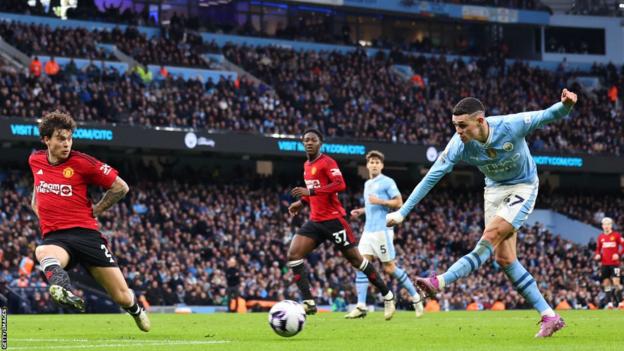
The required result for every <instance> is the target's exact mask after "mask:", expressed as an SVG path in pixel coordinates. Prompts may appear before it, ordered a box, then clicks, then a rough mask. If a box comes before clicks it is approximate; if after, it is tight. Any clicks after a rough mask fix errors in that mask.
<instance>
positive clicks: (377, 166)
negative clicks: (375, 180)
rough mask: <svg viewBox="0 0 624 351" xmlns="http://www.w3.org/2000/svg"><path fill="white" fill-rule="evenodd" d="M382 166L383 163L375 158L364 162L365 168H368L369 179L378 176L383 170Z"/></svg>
mask: <svg viewBox="0 0 624 351" xmlns="http://www.w3.org/2000/svg"><path fill="white" fill-rule="evenodd" d="M383 166H384V165H383V162H381V160H380V159H378V158H377V157H371V158H369V159H368V161H367V162H366V168H368V173H369V174H370V176H371V178H372V177H376V176H378V175H379V174H380V173H381V171H382V170H383Z"/></svg>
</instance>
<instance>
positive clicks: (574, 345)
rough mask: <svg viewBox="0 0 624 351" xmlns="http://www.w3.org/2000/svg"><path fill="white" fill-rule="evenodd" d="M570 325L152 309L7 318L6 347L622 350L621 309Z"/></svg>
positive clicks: (514, 318)
mask: <svg viewBox="0 0 624 351" xmlns="http://www.w3.org/2000/svg"><path fill="white" fill-rule="evenodd" d="M562 315H563V317H564V318H565V320H566V323H567V324H568V326H567V327H566V328H564V329H563V330H562V331H560V332H559V333H557V334H555V336H554V337H552V338H549V339H541V340H538V339H534V338H533V335H534V334H535V333H536V332H537V330H538V328H539V326H538V325H537V324H536V322H537V321H538V316H537V314H536V313H535V312H533V311H504V312H448V313H444V312H441V313H430V314H426V315H425V316H424V317H423V318H421V319H415V318H414V316H413V314H412V313H408V312H400V313H397V315H395V318H394V319H393V320H392V321H389V322H386V321H384V320H383V316H382V314H381V313H380V312H377V313H372V314H369V315H368V317H367V318H365V319H360V320H345V319H344V318H343V314H342V313H319V314H317V315H316V316H310V317H308V320H307V322H306V325H305V327H304V329H303V331H302V332H301V333H300V334H299V335H296V336H295V337H292V338H282V337H280V336H278V335H276V334H274V333H273V331H272V330H271V328H270V327H269V325H268V323H267V313H249V314H244V315H238V314H207V315H206V314H203V315H200V314H195V315H171V314H153V315H151V319H152V331H151V332H149V333H142V332H140V331H139V330H138V329H137V328H136V326H135V325H134V321H133V320H132V319H131V318H130V317H129V316H127V315H123V314H118V315H9V316H8V346H9V347H8V350H129V351H137V350H171V351H183V350H193V351H199V350H226V351H227V350H253V351H266V350H280V351H282V350H293V351H294V350H314V351H320V350H337V351H346V350H356V351H366V350H374V351H386V350H388V351H390V350H392V351H394V350H486V351H494V350H523V351H524V350H566V351H573V350H592V351H593V350H600V351H608V350H624V342H623V341H622V328H624V311H621V310H619V311H617V310H615V311H570V312H563V313H562Z"/></svg>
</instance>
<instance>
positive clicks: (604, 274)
mask: <svg viewBox="0 0 624 351" xmlns="http://www.w3.org/2000/svg"><path fill="white" fill-rule="evenodd" d="M620 273H621V270H620V267H618V266H602V267H601V268H600V280H605V279H611V278H619V277H620Z"/></svg>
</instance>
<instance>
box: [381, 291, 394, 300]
mask: <svg viewBox="0 0 624 351" xmlns="http://www.w3.org/2000/svg"><path fill="white" fill-rule="evenodd" d="M383 298H384V300H392V299H393V298H394V294H393V293H392V291H388V293H387V294H386V295H385V296H384V297H383Z"/></svg>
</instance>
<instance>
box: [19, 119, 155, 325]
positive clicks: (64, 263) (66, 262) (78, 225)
mask: <svg viewBox="0 0 624 351" xmlns="http://www.w3.org/2000/svg"><path fill="white" fill-rule="evenodd" d="M75 129H76V122H74V120H73V119H72V117H71V116H70V115H68V114H66V113H63V112H59V111H54V112H51V113H47V114H45V115H44V116H43V118H42V119H41V122H40V124H39V135H40V137H41V140H42V141H43V143H44V144H45V145H46V146H47V149H45V150H40V151H35V152H33V153H32V154H31V155H30V157H29V159H28V163H29V164H30V169H31V171H32V174H33V177H34V189H33V197H32V202H31V205H32V208H33V211H34V212H35V214H36V215H37V217H39V225H40V226H41V233H42V235H43V243H42V244H41V245H39V246H37V248H36V249H35V255H36V256H37V260H38V261H39V263H40V264H41V267H42V269H43V271H44V272H45V275H46V278H47V279H48V282H49V283H50V288H49V289H50V290H49V291H50V295H51V297H52V299H53V300H54V301H55V302H56V303H58V304H60V305H62V306H65V307H71V308H74V309H77V310H79V311H81V312H84V310H85V303H84V301H83V299H82V298H80V297H79V296H76V295H74V293H73V292H72V286H71V282H70V280H69V275H68V274H67V271H66V270H69V269H71V268H72V267H74V266H76V265H77V264H80V265H82V266H83V267H84V268H85V269H87V270H88V271H89V273H90V274H91V275H92V276H93V278H95V280H96V281H97V282H98V283H99V284H100V285H102V286H103V287H104V289H106V291H107V292H108V294H109V295H110V296H111V298H112V299H113V301H115V302H116V303H117V304H119V305H120V306H121V307H122V308H123V309H124V310H126V311H127V312H128V313H129V314H130V315H132V317H134V320H135V322H136V324H137V326H138V327H139V329H141V330H142V331H145V332H147V331H149V329H150V321H149V318H148V316H147V313H145V310H143V308H142V307H141V306H139V304H138V303H137V300H136V297H135V296H134V293H133V292H132V290H130V289H129V288H128V285H127V284H126V280H125V278H124V276H123V274H122V273H121V270H120V269H119V267H118V266H117V263H116V261H115V257H114V256H113V255H112V253H111V252H110V251H109V249H108V243H107V241H106V239H105V238H104V237H103V236H102V234H101V233H100V232H99V231H98V227H99V225H98V222H97V219H96V218H97V217H98V215H99V214H101V213H102V212H104V211H106V210H107V209H109V208H110V207H111V206H113V205H114V204H115V203H117V202H118V201H119V200H121V199H122V198H123V197H124V196H125V195H126V193H127V192H128V190H129V188H128V185H127V184H126V182H125V181H124V180H123V179H121V178H120V177H119V175H118V173H117V170H115V169H114V168H112V167H111V166H109V165H107V164H105V163H102V162H100V161H98V160H96V159H95V158H93V157H91V156H89V155H86V154H83V153H81V152H77V151H72V134H73V132H74V130H75ZM88 185H96V186H100V187H103V188H105V189H107V191H106V193H105V194H104V196H103V197H102V199H101V200H100V201H99V202H98V203H96V204H92V203H91V201H90V200H89V198H88V197H87V186H88Z"/></svg>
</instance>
